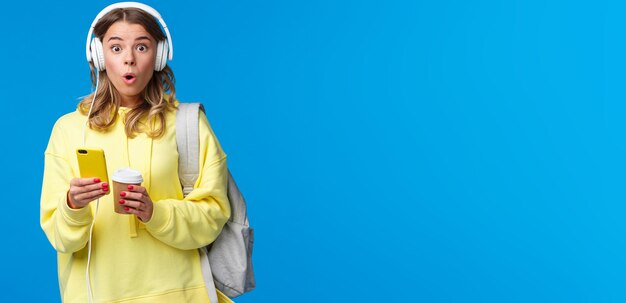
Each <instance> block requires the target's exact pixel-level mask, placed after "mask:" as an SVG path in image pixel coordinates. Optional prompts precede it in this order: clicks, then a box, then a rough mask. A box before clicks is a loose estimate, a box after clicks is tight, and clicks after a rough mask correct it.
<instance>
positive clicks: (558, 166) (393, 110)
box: [0, 0, 626, 303]
mask: <svg viewBox="0 0 626 303" xmlns="http://www.w3.org/2000/svg"><path fill="white" fill-rule="evenodd" d="M615 2H616V3H610V2H598V1H593V2H592V1H589V2H587V3H584V2H582V1H495V0H491V1H488V0H483V1H454V0H442V1H393V0H389V1H369V0H361V1H356V0H354V1H347V0H344V1H328V0H318V1H277V0H267V1H245V0H244V1H187V2H186V1H148V2H147V3H148V4H150V5H152V6H154V7H155V8H156V9H157V10H158V11H160V12H161V14H162V16H163V18H164V19H165V21H166V22H167V23H168V25H169V28H170V30H171V32H172V36H173V39H174V48H175V53H174V60H173V61H172V62H171V64H170V65H171V66H172V68H173V69H174V72H175V74H176V77H177V92H178V96H179V97H180V99H182V100H184V101H201V102H203V103H204V104H205V106H206V107H207V109H208V115H209V119H210V120H211V122H212V125H213V127H214V129H215V131H216V133H217V135H218V138H219V139H220V141H221V143H222V145H223V147H224V149H225V150H226V152H227V153H228V155H229V161H230V167H231V170H232V171H233V174H234V175H235V177H236V179H237V181H238V183H239V186H240V188H241V189H242V190H243V192H244V194H245V196H246V198H247V199H248V201H249V202H248V203H249V216H250V218H251V222H252V224H253V226H254V227H255V228H256V243H255V251H254V261H255V270H256V274H257V283H258V289H257V290H255V291H254V292H252V293H250V294H248V295H245V296H244V297H242V298H241V299H240V300H238V302H242V303H245V302H319V301H320V300H324V301H326V302H375V301H387V302H398V301H400V300H402V301H404V302H624V301H626V290H625V288H624V283H625V282H626V279H625V278H624V277H625V272H626V261H625V260H626V259H625V258H624V256H625V255H626V253H625V249H626V240H625V239H626V237H624V234H625V231H626V225H625V223H624V220H623V217H624V212H625V211H626V206H624V199H623V196H624V186H623V185H624V181H625V178H626V175H625V174H624V171H626V162H625V161H624V160H623V157H622V155H623V154H624V152H626V144H625V140H624V134H623V130H624V129H626V122H625V120H624V119H623V117H624V115H625V114H626V105H624V104H625V103H624V102H623V100H624V99H625V97H626V94H625V93H624V90H623V89H622V88H623V87H624V86H623V83H624V80H626V79H625V76H624V75H625V72H624V71H625V70H626V59H625V58H626V43H625V42H624V41H626V39H625V37H626V34H625V31H624V29H625V28H626V26H625V25H626V24H625V23H626V22H625V21H624V18H623V15H624V14H623V12H624V10H625V8H626V7H624V5H621V4H617V3H618V1H615ZM592 3H593V4H592ZM108 4H109V2H108V1H76V2H72V1H56V2H51V3H37V4H33V3H29V2H19V1H18V2H13V3H11V4H5V5H3V10H2V11H1V12H0V26H1V27H2V28H3V34H2V36H1V38H0V39H1V40H0V41H2V45H3V46H2V47H0V55H2V58H4V60H3V63H4V64H3V67H4V68H3V69H4V72H3V73H2V76H1V77H2V78H1V80H2V83H3V84H4V89H3V92H2V98H1V99H2V104H3V107H4V112H5V115H4V116H3V118H2V119H0V127H1V128H2V129H5V133H6V134H5V137H6V140H7V142H6V143H5V144H4V146H5V147H4V148H2V149H0V150H1V152H2V157H1V158H0V161H1V162H0V165H2V167H4V168H5V173H4V174H3V175H2V177H0V178H2V180H1V181H2V184H4V186H5V190H4V192H5V195H4V197H5V199H4V204H5V207H6V208H5V211H3V212H2V213H0V216H1V218H0V230H2V239H3V240H4V246H3V247H4V249H2V258H0V260H1V261H0V270H1V271H2V272H3V275H2V277H3V284H4V287H3V289H4V290H3V291H2V292H0V301H10V300H24V301H33V302H35V301H40V302H58V300H59V294H58V286H57V279H56V257H55V252H54V250H53V249H52V248H51V246H50V245H49V243H48V242H47V240H46V238H45V236H44V234H43V232H42V231H41V229H40V227H39V194H40V185H41V176H42V170H43V151H44V149H45V146H46V144H47V139H48V136H49V133H50V130H51V127H52V125H53V123H54V121H55V120H56V119H57V118H58V117H59V116H60V115H62V114H64V113H66V112H69V111H72V110H73V109H74V108H75V105H76V103H77V100H76V98H78V97H79V96H82V95H85V94H88V93H89V89H90V83H89V76H88V66H87V63H86V61H85V58H84V45H85V36H86V34H87V30H88V26H89V24H91V21H92V20H93V18H94V16H95V15H96V14H97V13H98V11H99V10H100V9H102V8H103V7H104V6H106V5H108ZM13 176H15V177H16V180H17V182H15V181H12V179H11V178H12V177H13ZM11 184H12V185H11ZM55 300H56V301H55Z"/></svg>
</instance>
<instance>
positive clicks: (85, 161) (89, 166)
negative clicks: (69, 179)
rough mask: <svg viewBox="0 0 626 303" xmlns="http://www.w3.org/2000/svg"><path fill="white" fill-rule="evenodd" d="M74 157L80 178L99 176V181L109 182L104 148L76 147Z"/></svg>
mask: <svg viewBox="0 0 626 303" xmlns="http://www.w3.org/2000/svg"><path fill="white" fill-rule="evenodd" d="M76 157H77V158H78V169H79V170H80V177H81V178H99V179H100V181H101V182H106V183H109V175H108V174H107V162H106V159H105V158H104V150H102V149H100V148H78V149H76Z"/></svg>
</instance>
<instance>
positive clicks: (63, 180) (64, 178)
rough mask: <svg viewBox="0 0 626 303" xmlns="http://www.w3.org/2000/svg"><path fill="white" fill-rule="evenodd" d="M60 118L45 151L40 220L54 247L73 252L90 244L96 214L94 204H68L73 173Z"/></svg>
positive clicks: (61, 250)
mask: <svg viewBox="0 0 626 303" xmlns="http://www.w3.org/2000/svg"><path fill="white" fill-rule="evenodd" d="M60 121H61V120H59V121H57V123H56V124H55V125H54V128H53V129H52V134H51V135H50V140H49V142H48V147H47V148H46V151H45V154H44V158H45V160H44V165H45V166H44V173H43V185H42V189H41V201H40V224H41V228H42V229H43V231H44V232H45V234H46V237H47V238H48V241H50V243H51V244H52V246H53V247H54V249H56V250H57V251H58V252H62V253H73V252H76V251H78V250H80V249H82V248H83V247H85V245H86V244H87V241H88V237H89V226H90V224H91V222H92V220H93V215H92V213H91V206H90V205H89V206H87V207H84V208H81V209H71V208H70V207H69V206H68V205H67V191H68V190H69V188H70V185H69V184H70V180H71V179H72V178H73V173H72V168H71V166H70V162H69V159H67V155H68V153H67V150H68V148H67V142H66V141H65V138H66V136H67V134H64V132H63V127H62V123H60Z"/></svg>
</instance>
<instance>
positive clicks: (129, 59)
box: [124, 51, 135, 66]
mask: <svg viewBox="0 0 626 303" xmlns="http://www.w3.org/2000/svg"><path fill="white" fill-rule="evenodd" d="M124 65H130V66H133V65H135V55H134V54H133V52H132V51H128V52H126V55H125V57H124Z"/></svg>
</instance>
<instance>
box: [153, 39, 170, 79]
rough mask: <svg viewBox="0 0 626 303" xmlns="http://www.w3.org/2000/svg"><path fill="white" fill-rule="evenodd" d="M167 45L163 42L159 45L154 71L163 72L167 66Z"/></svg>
mask: <svg viewBox="0 0 626 303" xmlns="http://www.w3.org/2000/svg"><path fill="white" fill-rule="evenodd" d="M167 51H168V50H167V43H166V42H165V41H163V40H161V41H159V43H158V44H157V50H156V57H155V58H154V70H155V71H157V72H160V71H162V70H163V69H164V68H165V65H166V64H167Z"/></svg>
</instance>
